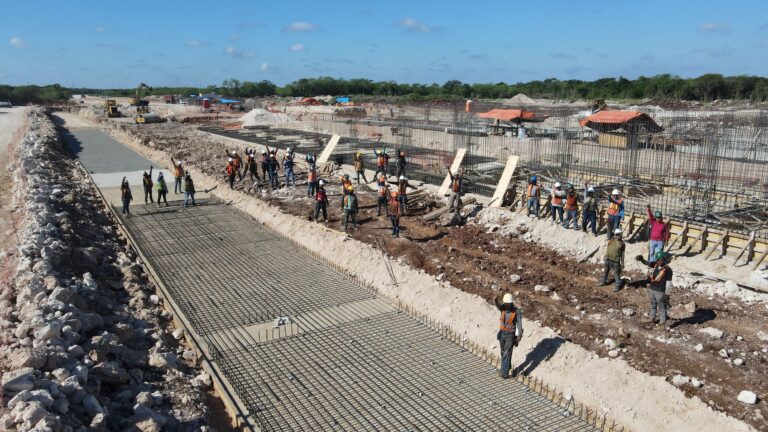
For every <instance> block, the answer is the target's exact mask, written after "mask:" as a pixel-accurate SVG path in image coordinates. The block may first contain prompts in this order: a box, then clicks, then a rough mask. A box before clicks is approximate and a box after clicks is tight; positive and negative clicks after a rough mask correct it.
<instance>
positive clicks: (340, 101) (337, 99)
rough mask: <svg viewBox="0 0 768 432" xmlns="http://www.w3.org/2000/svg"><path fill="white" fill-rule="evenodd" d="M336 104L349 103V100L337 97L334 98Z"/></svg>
mask: <svg viewBox="0 0 768 432" xmlns="http://www.w3.org/2000/svg"><path fill="white" fill-rule="evenodd" d="M336 102H338V103H347V102H349V98H348V97H337V98H336Z"/></svg>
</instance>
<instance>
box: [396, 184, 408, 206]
mask: <svg viewBox="0 0 768 432" xmlns="http://www.w3.org/2000/svg"><path fill="white" fill-rule="evenodd" d="M397 200H398V201H400V208H401V210H402V211H403V214H405V213H406V212H407V211H408V177H406V176H404V175H401V176H400V177H399V178H398V180H397Z"/></svg>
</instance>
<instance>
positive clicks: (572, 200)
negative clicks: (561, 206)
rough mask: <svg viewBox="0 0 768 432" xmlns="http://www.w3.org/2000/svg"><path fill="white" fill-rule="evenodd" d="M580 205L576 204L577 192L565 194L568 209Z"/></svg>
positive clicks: (573, 208) (574, 208)
mask: <svg viewBox="0 0 768 432" xmlns="http://www.w3.org/2000/svg"><path fill="white" fill-rule="evenodd" d="M577 208H578V206H577V205H576V194H575V193H574V194H573V195H570V194H569V195H566V196H565V209H566V210H576V209H577Z"/></svg>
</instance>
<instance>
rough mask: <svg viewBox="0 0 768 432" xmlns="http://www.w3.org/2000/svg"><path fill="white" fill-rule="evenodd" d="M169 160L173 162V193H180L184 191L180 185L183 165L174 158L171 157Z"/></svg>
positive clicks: (182, 176)
mask: <svg viewBox="0 0 768 432" xmlns="http://www.w3.org/2000/svg"><path fill="white" fill-rule="evenodd" d="M171 162H172V163H173V165H174V166H173V178H174V183H173V193H175V194H180V193H182V192H184V189H183V188H182V186H181V180H182V179H183V178H184V167H183V166H182V165H181V161H180V160H179V161H177V160H174V159H173V158H171Z"/></svg>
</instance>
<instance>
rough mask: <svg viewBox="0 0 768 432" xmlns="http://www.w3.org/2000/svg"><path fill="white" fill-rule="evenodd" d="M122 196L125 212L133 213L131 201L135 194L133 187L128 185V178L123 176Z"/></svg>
mask: <svg viewBox="0 0 768 432" xmlns="http://www.w3.org/2000/svg"><path fill="white" fill-rule="evenodd" d="M120 198H121V200H122V201H123V214H124V215H127V216H130V215H131V201H133V194H132V193H131V188H130V187H129V186H128V180H127V179H126V178H125V177H123V183H122V184H121V186H120Z"/></svg>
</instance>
